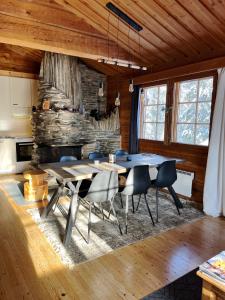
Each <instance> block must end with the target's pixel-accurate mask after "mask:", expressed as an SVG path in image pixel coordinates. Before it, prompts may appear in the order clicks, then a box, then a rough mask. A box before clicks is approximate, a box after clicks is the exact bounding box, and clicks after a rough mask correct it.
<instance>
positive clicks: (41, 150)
mask: <svg viewBox="0 0 225 300" xmlns="http://www.w3.org/2000/svg"><path fill="white" fill-rule="evenodd" d="M82 146H83V145H81V144H66V145H44V144H42V145H38V149H37V152H38V155H39V163H42V164H43V163H53V162H59V161H60V158H61V157H62V156H75V157H76V158H77V159H81V148H82Z"/></svg>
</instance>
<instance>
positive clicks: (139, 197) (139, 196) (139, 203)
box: [136, 195, 141, 211]
mask: <svg viewBox="0 0 225 300" xmlns="http://www.w3.org/2000/svg"><path fill="white" fill-rule="evenodd" d="M140 201H141V195H139V199H138V204H137V207H136V211H137V210H138V207H139V204H140Z"/></svg>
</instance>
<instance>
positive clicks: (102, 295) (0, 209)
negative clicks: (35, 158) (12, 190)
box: [0, 191, 225, 300]
mask: <svg viewBox="0 0 225 300" xmlns="http://www.w3.org/2000/svg"><path fill="white" fill-rule="evenodd" d="M3 192H4V191H3ZM4 193H5V192H4ZM5 195H6V194H5ZM224 232H225V219H224V218H211V217H204V218H203V219H201V220H198V221H196V222H194V223H191V224H185V225H182V226H179V227H177V228H175V229H171V230H169V231H167V232H165V233H162V234H160V235H157V236H155V237H151V238H147V239H144V240H142V241H139V242H137V243H134V244H132V245H129V246H125V247H122V248H120V249H117V250H115V251H112V252H110V253H108V254H106V255H104V256H101V257H99V258H97V259H95V260H92V261H89V262H86V263H82V264H79V265H77V266H75V267H74V268H73V269H72V270H69V269H68V268H66V267H65V266H64V265H62V263H61V261H60V259H59V257H58V256H57V255H56V253H55V252H54V250H53V248H52V247H51V246H50V244H49V243H48V242H47V240H46V238H45V236H44V235H43V233H42V232H41V231H40V229H39V228H38V227H37V225H36V224H35V223H34V221H33V220H32V218H31V216H30V215H29V214H28V213H27V212H26V209H25V208H24V207H22V206H17V205H16V204H15V202H14V201H13V200H12V199H10V197H9V196H8V197H7V200H6V199H5V197H2V198H0V240H1V246H0V299H10V300H11V299H23V297H24V299H35V300H36V299H41V300H43V299H107V300H110V299H113V300H115V299H140V298H142V297H144V296H145V295H147V294H150V293H152V292H154V291H155V290H157V289H159V288H161V287H163V286H165V285H167V284H169V283H171V282H172V281H174V280H176V279H177V278H179V277H181V276H183V275H184V274H186V273H188V272H189V271H191V270H193V269H195V268H196V267H197V266H198V265H199V264H201V263H202V262H203V261H205V260H207V259H209V258H210V257H212V256H214V255H215V254H217V253H218V252H220V251H222V250H224V249H225V235H224Z"/></svg>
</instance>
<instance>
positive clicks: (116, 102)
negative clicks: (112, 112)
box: [115, 92, 120, 106]
mask: <svg viewBox="0 0 225 300" xmlns="http://www.w3.org/2000/svg"><path fill="white" fill-rule="evenodd" d="M115 105H116V106H120V93H119V92H118V94H117V97H116V100H115Z"/></svg>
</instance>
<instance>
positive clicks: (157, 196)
mask: <svg viewBox="0 0 225 300" xmlns="http://www.w3.org/2000/svg"><path fill="white" fill-rule="evenodd" d="M155 198H156V222H157V223H158V222H159V189H158V188H156V190H155Z"/></svg>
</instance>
